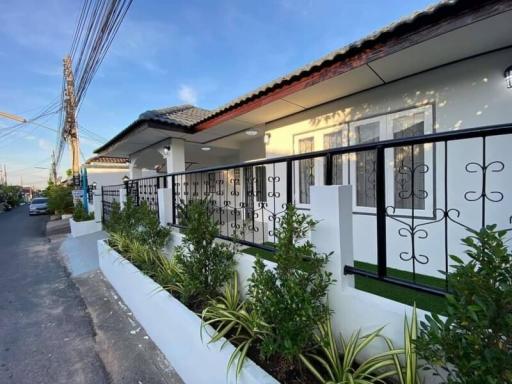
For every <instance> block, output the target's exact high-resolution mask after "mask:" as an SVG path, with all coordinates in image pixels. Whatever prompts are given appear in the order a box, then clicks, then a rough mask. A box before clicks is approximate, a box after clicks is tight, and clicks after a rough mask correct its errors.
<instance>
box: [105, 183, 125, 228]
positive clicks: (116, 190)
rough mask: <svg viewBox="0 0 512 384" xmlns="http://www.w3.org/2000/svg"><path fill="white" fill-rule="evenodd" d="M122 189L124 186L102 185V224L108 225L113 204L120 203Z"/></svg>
mask: <svg viewBox="0 0 512 384" xmlns="http://www.w3.org/2000/svg"><path fill="white" fill-rule="evenodd" d="M123 188H124V184H117V185H104V186H102V187H101V205H102V210H103V215H102V221H103V224H106V223H108V221H109V220H110V216H111V213H112V207H113V204H114V203H118V204H119V203H120V190H121V189H123Z"/></svg>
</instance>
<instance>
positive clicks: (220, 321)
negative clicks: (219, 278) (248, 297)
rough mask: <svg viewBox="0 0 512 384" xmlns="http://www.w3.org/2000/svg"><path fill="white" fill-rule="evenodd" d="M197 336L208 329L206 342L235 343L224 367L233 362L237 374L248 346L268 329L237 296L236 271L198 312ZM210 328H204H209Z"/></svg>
mask: <svg viewBox="0 0 512 384" xmlns="http://www.w3.org/2000/svg"><path fill="white" fill-rule="evenodd" d="M201 318H202V320H203V322H202V326H201V337H202V335H203V333H205V332H206V333H208V335H209V337H210V341H209V343H216V342H218V341H220V340H222V339H223V338H226V339H225V340H224V342H223V344H222V347H223V346H224V345H225V344H226V343H227V342H228V339H229V341H230V342H232V343H233V344H235V346H236V348H235V350H234V351H233V353H232V354H231V356H230V358H229V361H228V366H227V370H228V372H229V370H230V369H231V367H232V366H233V365H234V364H236V367H235V372H236V376H237V377H238V376H239V375H240V372H241V371H242V368H243V364H244V362H245V359H246V358H247V353H248V351H249V348H250V347H251V346H252V345H254V344H256V343H259V342H261V339H262V337H263V336H264V335H265V334H266V333H268V332H269V330H270V327H269V326H268V325H267V324H265V323H264V322H262V321H261V320H260V319H259V318H258V317H257V316H256V314H255V313H254V312H250V311H248V310H247V308H246V305H245V303H244V302H243V301H242V300H241V298H240V292H239V289H238V276H237V274H236V272H235V273H234V275H233V278H232V280H231V281H230V282H228V283H227V284H226V286H225V288H224V291H223V294H222V295H221V296H220V297H218V298H217V299H215V300H212V301H210V304H209V306H208V307H206V308H205V309H204V310H203V313H202V315H201ZM210 327H212V329H213V330H214V331H213V332H212V333H211V332H208V330H209V328H210Z"/></svg>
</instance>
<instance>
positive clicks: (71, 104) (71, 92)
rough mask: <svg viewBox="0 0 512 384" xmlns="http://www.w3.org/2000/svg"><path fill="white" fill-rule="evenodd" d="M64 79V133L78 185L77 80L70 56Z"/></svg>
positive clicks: (65, 61)
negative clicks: (75, 79)
mask: <svg viewBox="0 0 512 384" xmlns="http://www.w3.org/2000/svg"><path fill="white" fill-rule="evenodd" d="M64 79H65V81H66V85H65V91H64V92H65V93H64V95H65V96H64V102H65V111H66V119H65V127H64V133H63V134H64V138H65V139H67V140H69V145H70V152H71V170H72V172H73V185H74V186H75V187H78V186H79V185H80V147H79V145H80V144H79V142H78V124H77V122H76V101H75V81H74V78H73V69H72V67H71V57H70V56H66V57H65V58H64ZM52 171H53V170H52Z"/></svg>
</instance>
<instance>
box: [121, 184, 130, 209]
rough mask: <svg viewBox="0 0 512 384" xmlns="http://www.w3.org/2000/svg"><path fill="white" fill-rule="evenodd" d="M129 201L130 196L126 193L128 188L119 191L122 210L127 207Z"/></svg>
mask: <svg viewBox="0 0 512 384" xmlns="http://www.w3.org/2000/svg"><path fill="white" fill-rule="evenodd" d="M127 200H128V195H127V193H126V188H121V189H120V190H119V206H120V208H121V209H124V206H125V205H126V201H127Z"/></svg>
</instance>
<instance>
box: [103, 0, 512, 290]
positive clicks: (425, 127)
mask: <svg viewBox="0 0 512 384" xmlns="http://www.w3.org/2000/svg"><path fill="white" fill-rule="evenodd" d="M233 76H236V74H233ZM226 86H229V85H228V84H227V85H226ZM445 133H447V135H445V136H443V134H445ZM457 133H458V136H457ZM511 144H512V3H511V2H510V1H504V0H502V1H480V2H464V1H445V2H441V3H439V4H437V5H435V6H433V7H430V8H428V9H426V10H424V11H422V12H418V13H415V14H414V15H411V16H410V17H407V18H404V19H401V20H400V21H398V22H396V23H394V24H391V25H389V26H387V27H385V28H383V29H382V30H380V31H377V32H375V33H373V34H372V35H370V36H367V37H365V38H363V39H361V40H359V41H357V42H354V43H352V44H350V45H348V46H345V47H343V48H341V49H339V50H336V51H334V52H331V53H329V54H328V55H327V56H325V57H323V58H321V59H319V60H317V61H315V62H313V63H311V64H309V65H306V66H304V67H302V68H299V69H297V70H295V71H294V72H292V73H289V74H287V75H284V76H283V77H281V78H279V79H277V80H275V81H273V82H271V83H269V84H264V85H262V86H261V87H259V88H258V89H256V90H254V91H251V92H249V93H247V94H245V95H243V96H241V97H239V98H237V99H235V100H233V101H231V102H229V103H227V104H226V105H223V106H221V107H219V108H217V109H216V110H213V111H207V110H204V109H201V108H197V107H194V106H190V105H184V106H176V107H171V108H165V109H157V110H152V111H148V112H145V113H143V114H141V115H140V116H139V118H138V119H137V120H136V121H134V122H133V123H132V124H131V125H130V126H128V127H127V128H126V129H124V130H123V131H122V132H121V133H119V134H118V135H117V136H115V137H114V138H113V139H112V140H110V141H109V142H108V143H106V144H105V145H104V146H102V147H101V148H99V149H98V150H97V151H96V152H97V153H98V154H99V155H101V156H118V157H120V156H122V157H127V158H129V161H130V176H131V178H132V179H137V178H140V177H141V176H142V170H143V169H149V170H154V169H155V167H156V168H157V169H158V170H159V171H160V172H166V173H167V174H169V175H170V176H167V177H165V183H164V182H163V181H162V179H159V181H158V183H159V185H158V187H159V188H167V189H168V190H169V191H170V193H174V202H178V201H179V199H184V200H187V199H191V198H198V197H206V196H209V197H210V198H211V199H212V201H213V203H212V215H213V216H214V218H215V219H216V220H217V221H218V222H219V226H220V228H221V233H222V234H223V235H224V236H226V237H229V236H231V235H232V234H233V231H234V230H236V229H239V230H243V235H242V237H243V240H245V241H246V242H247V244H250V245H253V246H256V247H263V248H266V247H271V243H272V241H273V240H274V239H273V230H274V229H275V226H276V225H278V219H279V215H280V214H281V213H282V211H283V207H284V206H285V204H286V203H293V204H295V205H296V206H297V207H299V208H301V209H304V210H308V209H309V208H310V197H311V196H310V187H311V186H312V185H323V184H341V185H351V186H352V193H353V196H352V201H353V207H352V224H353V244H354V259H355V260H356V261H359V267H357V265H358V264H357V263H356V268H349V269H347V270H346V271H345V272H347V273H356V274H363V275H368V276H371V277H372V278H380V279H387V280H388V281H390V282H391V283H396V284H399V285H401V284H403V285H411V284H412V286H417V285H422V284H418V283H423V285H424V284H425V279H424V276H430V277H437V278H439V277H441V276H442V275H441V274H440V272H439V271H446V270H448V269H449V267H448V264H447V258H448V254H451V253H457V254H461V252H462V248H461V246H460V239H461V238H462V237H464V236H466V234H467V232H466V227H470V228H479V227H480V226H481V225H482V224H491V223H496V224H498V225H499V226H500V227H508V226H510V217H511V215H512V190H511V182H510V180H512V154H511V151H510V149H509V148H511ZM316 151H321V152H319V153H316V154H315V155H307V154H308V153H312V152H316ZM308 156H309V157H308ZM171 174H172V176H171ZM148 180H149V181H148ZM155 180H156V179H155ZM155 183H156V181H154V182H153V181H151V180H150V179H146V181H144V182H143V181H142V180H141V181H140V184H141V185H143V184H146V185H147V184H152V185H153V184H154V185H153V187H154V186H155V185H156V184H155ZM137 185H138V184H137ZM140 193H142V194H143V193H144V192H143V191H142V190H141V191H140ZM326 204H329V202H326ZM168 221H169V222H171V223H172V224H174V225H178V224H179V222H178V221H177V218H176V215H175V214H174V215H170V216H169V220H168ZM363 263H365V264H363ZM372 266H374V267H375V269H373V267H372ZM397 271H398V272H397ZM400 271H404V272H406V273H407V274H406V277H404V276H403V274H402V275H401V274H400ZM422 279H423V280H422ZM427 280H428V278H427ZM434 285H435V284H434ZM423 288H424V287H423ZM423 288H422V289H423ZM435 289H442V288H440V287H438V286H437V287H435ZM426 290H427V291H428V289H426Z"/></svg>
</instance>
